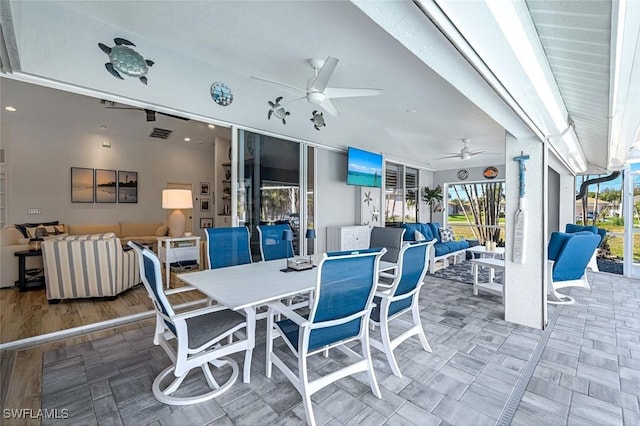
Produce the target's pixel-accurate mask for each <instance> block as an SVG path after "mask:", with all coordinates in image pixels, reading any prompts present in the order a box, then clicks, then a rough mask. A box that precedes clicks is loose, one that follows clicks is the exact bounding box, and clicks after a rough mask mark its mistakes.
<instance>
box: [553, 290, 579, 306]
mask: <svg viewBox="0 0 640 426" xmlns="http://www.w3.org/2000/svg"><path fill="white" fill-rule="evenodd" d="M549 294H550V295H552V296H553V297H555V298H556V299H557V300H549V298H547V303H549V304H551V305H573V304H574V303H576V300H575V299H574V298H573V297H571V296H567V295H566V294H561V293H558V292H557V291H556V290H552V291H551V292H550V293H549Z"/></svg>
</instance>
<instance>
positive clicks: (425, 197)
mask: <svg viewBox="0 0 640 426" xmlns="http://www.w3.org/2000/svg"><path fill="white" fill-rule="evenodd" d="M422 201H424V202H425V203H427V205H428V206H429V222H431V221H432V219H433V211H434V210H435V208H436V207H437V206H438V205H439V203H440V201H442V186H440V185H438V186H436V187H435V188H433V189H431V188H429V187H428V186H425V187H424V188H422Z"/></svg>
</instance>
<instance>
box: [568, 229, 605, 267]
mask: <svg viewBox="0 0 640 426" xmlns="http://www.w3.org/2000/svg"><path fill="white" fill-rule="evenodd" d="M584 231H589V232H591V233H592V234H597V235H600V238H601V240H600V244H598V248H600V247H602V243H604V238H605V237H606V236H607V230H606V229H604V228H598V227H597V226H589V225H585V226H581V225H576V224H574V223H567V224H566V225H565V228H564V232H566V233H568V234H573V233H577V232H584ZM597 255H598V250H596V251H594V252H593V256H591V259H589V264H588V265H587V269H591V270H592V271H593V272H598V271H599V269H598V258H597Z"/></svg>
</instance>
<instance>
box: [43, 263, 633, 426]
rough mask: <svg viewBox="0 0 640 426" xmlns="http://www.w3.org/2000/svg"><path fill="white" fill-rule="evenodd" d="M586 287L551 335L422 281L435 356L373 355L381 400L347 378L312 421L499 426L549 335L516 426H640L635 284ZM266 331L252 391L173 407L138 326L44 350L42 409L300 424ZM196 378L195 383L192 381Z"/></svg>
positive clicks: (406, 346) (452, 286)
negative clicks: (156, 394) (269, 367)
mask: <svg viewBox="0 0 640 426" xmlns="http://www.w3.org/2000/svg"><path fill="white" fill-rule="evenodd" d="M591 282H592V290H591V291H588V290H582V289H574V290H572V291H571V294H572V296H574V297H575V298H576V300H577V303H576V305H574V306H564V307H561V308H552V309H551V310H550V313H549V316H550V319H551V318H553V321H554V322H555V323H554V324H553V327H552V328H551V329H550V330H549V331H547V332H546V333H547V334H548V336H547V335H543V332H542V331H540V330H534V329H530V328H527V327H522V326H517V325H514V324H510V323H506V322H505V321H503V320H502V319H501V318H502V316H503V314H502V312H503V309H502V305H501V303H500V299H499V298H498V297H495V296H479V297H474V296H472V288H471V286H470V285H467V284H462V283H457V282H452V281H444V280H440V279H436V278H433V277H427V283H426V284H425V287H423V290H422V293H421V307H422V309H421V316H422V320H423V326H424V328H425V331H426V333H427V337H428V339H429V341H430V343H431V346H432V348H433V353H427V352H424V351H423V350H422V349H421V347H420V346H419V343H418V341H417V339H415V340H414V339H410V340H409V341H407V342H405V343H403V344H402V345H400V346H399V347H398V348H397V349H396V351H395V353H396V355H397V358H398V361H399V364H400V368H401V370H402V372H403V374H404V377H403V378H401V379H400V378H397V377H396V376H394V375H393V374H391V370H390V368H389V366H388V364H387V362H386V359H385V358H384V355H383V354H382V353H381V352H378V351H376V350H374V352H373V354H374V364H375V368H376V375H377V379H378V383H379V385H380V387H381V391H382V394H383V399H382V400H379V399H377V398H376V397H374V396H373V394H372V393H371V391H370V389H369V386H368V385H367V382H366V377H365V376H364V374H360V375H357V376H354V377H353V378H346V379H343V380H341V381H339V382H337V383H335V384H332V385H330V386H328V387H327V388H325V389H323V390H321V391H320V392H318V393H316V394H315V395H314V396H313V397H312V400H313V403H314V405H315V406H314V410H315V415H316V421H317V423H318V424H319V425H324V424H329V425H333V424H336V425H337V424H367V425H382V424H387V425H410V424H417V425H447V424H451V425H485V424H486V425H490V424H491V425H492V424H496V423H498V422H500V421H501V420H502V422H503V423H501V424H504V420H505V418H504V417H502V418H501V415H502V413H503V408H504V406H505V403H506V402H507V400H508V399H509V397H510V395H511V394H512V392H513V390H514V387H515V386H516V383H517V382H518V380H519V378H520V375H521V373H522V372H523V371H525V367H527V364H528V362H529V359H530V356H531V354H532V353H533V352H534V349H535V348H536V345H537V344H538V342H539V341H541V340H542V341H543V340H545V339H548V342H547V344H546V347H545V348H544V351H543V352H542V356H541V358H540V360H539V362H538V363H537V366H536V367H535V370H534V373H533V377H532V378H531V379H530V381H529V382H528V385H527V387H526V391H525V392H524V396H523V398H522V400H521V401H520V403H519V405H518V407H517V410H516V411H515V416H513V421H512V424H514V425H544V424H550V425H573V424H579V425H586V424H599V425H602V424H623V423H624V424H627V425H638V424H640V415H639V413H638V412H639V403H638V395H639V394H640V340H639V336H640V281H637V280H627V279H625V278H622V277H620V276H616V275H609V274H594V275H593V276H592V279H591ZM553 309H559V312H555V311H553ZM264 328H265V327H264V322H263V321H261V322H259V323H258V330H259V332H260V334H259V335H258V336H257V340H258V344H257V346H256V350H255V351H254V358H253V363H252V377H251V383H249V384H244V383H242V382H241V381H239V382H237V383H236V384H235V385H234V386H233V387H232V389H231V390H230V391H228V392H227V393H225V394H223V395H222V396H221V397H219V398H217V399H216V400H214V401H209V402H206V403H202V404H198V405H194V406H186V407H173V406H166V405H163V404H160V403H158V402H157V401H156V400H155V399H154V398H153V396H152V394H151V382H152V381H153V379H154V377H155V376H156V374H157V373H158V371H159V370H161V369H163V368H164V367H165V366H167V365H168V362H169V361H168V358H167V357H166V355H165V354H164V352H163V351H162V350H161V349H160V348H158V347H154V346H153V344H152V342H151V339H152V331H153V329H152V327H147V328H144V329H141V330H135V331H131V332H127V333H124V334H119V335H115V336H111V337H108V338H104V339H100V340H96V341H93V342H87V343H82V344H79V345H76V346H72V347H68V348H62V349H59V350H55V351H50V352H47V353H46V354H45V358H44V367H43V392H42V408H43V409H44V408H46V409H53V408H58V409H60V408H67V409H69V414H70V418H69V419H67V420H65V421H64V424H65V425H68V424H78V425H90V424H100V425H117V424H125V425H134V424H135V425H208V424H223V425H224V424H238V425H261V424H273V425H284V424H292V425H294V424H304V409H303V406H302V403H301V399H300V396H299V394H298V393H297V392H296V390H295V389H294V387H293V386H292V385H291V384H290V383H289V382H288V381H287V380H286V379H285V377H284V376H283V375H282V374H281V373H280V372H279V371H278V370H277V368H274V373H273V376H272V378H271V379H267V378H266V376H265V374H264V358H265V354H264V335H265V331H264ZM373 334H374V335H375V334H377V332H374V333H373ZM340 355H341V353H339V352H337V351H332V352H331V354H330V356H329V358H324V357H322V356H317V357H315V358H314V359H313V363H312V366H313V367H312V369H313V371H314V372H316V373H321V372H325V371H330V370H331V369H332V368H333V367H334V366H335V365H337V364H339V363H340V362H341V356H340ZM235 358H236V359H237V361H238V362H239V364H241V362H242V356H241V355H240V356H237V357H235ZM198 376H199V375H195V374H194V380H193V386H201V384H202V381H201V380H200V379H199V377H198ZM43 424H54V422H51V421H44V422H43Z"/></svg>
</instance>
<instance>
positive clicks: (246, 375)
mask: <svg viewBox="0 0 640 426" xmlns="http://www.w3.org/2000/svg"><path fill="white" fill-rule="evenodd" d="M256 309H257V308H254V307H248V308H244V311H245V313H246V315H247V334H248V336H247V340H248V341H249V348H248V349H247V352H246V354H245V355H244V371H243V375H242V381H243V382H244V383H249V380H250V373H251V356H252V354H253V348H254V347H255V346H256ZM269 332H270V330H267V333H269ZM267 338H268V335H267Z"/></svg>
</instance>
